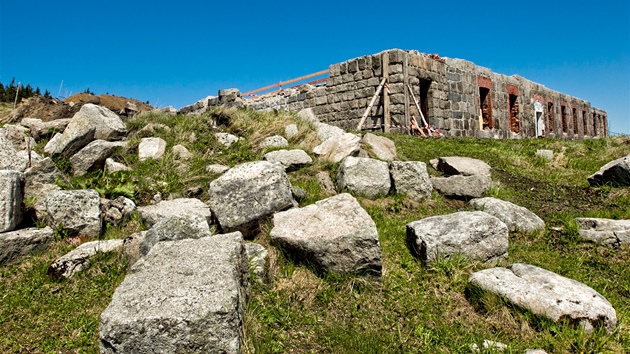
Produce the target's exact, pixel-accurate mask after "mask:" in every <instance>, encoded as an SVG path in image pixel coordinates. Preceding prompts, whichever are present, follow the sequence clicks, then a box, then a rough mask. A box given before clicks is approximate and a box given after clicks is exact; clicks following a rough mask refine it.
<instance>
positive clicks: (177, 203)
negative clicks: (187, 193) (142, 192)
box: [138, 198, 212, 227]
mask: <svg viewBox="0 0 630 354" xmlns="http://www.w3.org/2000/svg"><path fill="white" fill-rule="evenodd" d="M138 213H139V214H140V218H141V219H142V220H143V221H144V222H145V223H146V224H147V226H149V227H151V226H153V225H155V224H156V223H157V222H158V221H160V219H162V218H165V217H170V216H179V215H188V214H197V215H200V216H202V217H204V218H205V219H206V221H207V222H208V224H210V223H211V222H212V212H211V211H210V207H209V206H207V205H206V204H205V203H204V202H202V201H201V200H199V199H196V198H177V199H173V200H163V201H161V202H159V203H157V204H154V205H147V206H142V207H138Z"/></svg>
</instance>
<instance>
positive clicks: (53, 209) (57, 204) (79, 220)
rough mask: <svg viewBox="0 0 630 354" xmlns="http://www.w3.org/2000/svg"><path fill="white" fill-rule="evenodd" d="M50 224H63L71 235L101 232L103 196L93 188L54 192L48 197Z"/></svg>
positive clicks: (89, 235) (93, 235)
mask: <svg viewBox="0 0 630 354" xmlns="http://www.w3.org/2000/svg"><path fill="white" fill-rule="evenodd" d="M46 212H47V213H48V225H50V226H51V227H52V228H57V227H59V226H62V227H63V228H64V229H65V230H67V231H68V232H69V233H70V234H71V235H83V236H87V237H98V236H99V235H100V234H101V198H100V197H99V195H98V192H97V191H95V190H93V189H81V190H62V191H56V192H52V193H50V194H49V195H48V198H47V199H46Z"/></svg>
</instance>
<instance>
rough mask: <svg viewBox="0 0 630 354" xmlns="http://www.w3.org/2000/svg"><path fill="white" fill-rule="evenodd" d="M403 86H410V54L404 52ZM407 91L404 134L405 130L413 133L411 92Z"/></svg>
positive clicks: (403, 123)
mask: <svg viewBox="0 0 630 354" xmlns="http://www.w3.org/2000/svg"><path fill="white" fill-rule="evenodd" d="M403 84H404V86H405V88H406V87H407V86H408V85H409V53H407V52H404V54H403ZM404 91H405V121H404V122H402V125H403V127H402V128H401V130H402V131H403V132H404V131H405V129H406V131H407V134H410V133H411V129H410V126H411V119H410V117H409V91H408V90H407V89H405V90H404Z"/></svg>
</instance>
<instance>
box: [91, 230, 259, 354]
mask: <svg viewBox="0 0 630 354" xmlns="http://www.w3.org/2000/svg"><path fill="white" fill-rule="evenodd" d="M248 277H249V271H248V261H247V256H246V255H245V249H244V246H243V238H242V235H241V234H240V233H238V232H235V233H231V234H225V235H215V236H210V237H203V238H200V239H186V240H179V241H166V242H160V243H158V244H156V245H155V246H154V247H153V249H151V252H149V254H148V255H147V256H145V257H144V258H142V259H140V260H139V261H138V262H136V263H135V264H134V265H133V267H132V268H131V269H130V271H129V273H128V274H127V276H126V277H125V280H124V281H123V282H122V283H121V284H120V286H119V287H118V288H117V289H116V291H115V292H114V296H113V298H112V301H111V303H110V304H109V306H108V307H107V308H106V309H105V311H103V313H102V314H101V321H100V326H99V340H100V351H101V353H155V352H160V353H235V354H236V353H241V333H242V329H241V328H242V322H243V312H244V306H245V303H246V288H247V284H248V279H249V278H248Z"/></svg>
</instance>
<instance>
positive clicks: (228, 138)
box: [214, 133, 238, 148]
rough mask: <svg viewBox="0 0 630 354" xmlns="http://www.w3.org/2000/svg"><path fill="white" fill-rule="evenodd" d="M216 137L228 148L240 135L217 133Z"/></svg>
mask: <svg viewBox="0 0 630 354" xmlns="http://www.w3.org/2000/svg"><path fill="white" fill-rule="evenodd" d="M214 137H215V138H216V139H217V141H218V142H219V144H221V145H223V146H225V147H227V148H229V147H230V146H232V144H234V143H235V142H237V141H238V136H236V135H232V134H229V133H216V134H214Z"/></svg>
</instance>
